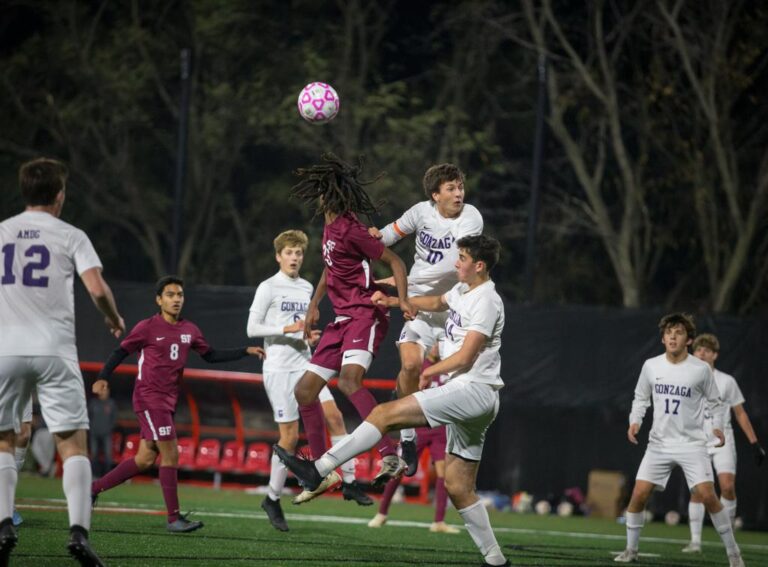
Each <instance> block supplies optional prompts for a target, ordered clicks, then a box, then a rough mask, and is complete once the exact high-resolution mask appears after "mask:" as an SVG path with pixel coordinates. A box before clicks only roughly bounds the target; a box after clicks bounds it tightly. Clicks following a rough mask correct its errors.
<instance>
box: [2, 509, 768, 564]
mask: <svg viewBox="0 0 768 567" xmlns="http://www.w3.org/2000/svg"><path fill="white" fill-rule="evenodd" d="M29 500H32V501H34V502H44V503H45V504H25V503H24V502H23V500H22V501H21V502H19V503H17V508H19V509H20V510H52V511H56V510H66V505H67V501H66V500H64V499H62V498H30V499H29ZM94 512H96V513H123V514H147V515H162V514H165V510H162V509H158V508H156V507H150V506H148V505H145V506H142V505H138V506H135V507H132V508H126V507H124V506H120V503H119V502H102V501H101V500H99V502H98V504H97V506H96V508H94ZM195 515H196V516H209V517H211V518H241V519H252V520H265V519H266V517H267V516H266V514H265V513H264V512H215V511H210V510H203V509H197V508H196V509H195ZM286 518H287V519H288V520H291V521H293V522H318V523H326V524H353V525H365V524H367V523H368V521H369V520H368V519H366V518H351V517H349V516H325V515H318V514H286ZM430 525H431V523H430V522H413V521H408V520H387V526H393V527H399V528H425V529H428V528H429V526H430ZM454 527H456V528H459V529H464V526H459V525H455V524H454ZM493 531H495V532H496V533H502V534H521V535H547V536H559V537H570V538H575V539H596V540H613V541H625V540H626V536H623V535H613V534H595V533H585V532H566V531H557V530H534V529H527V528H493ZM642 540H643V541H650V542H654V543H668V544H670V545H686V544H688V543H690V542H689V541H688V540H687V539H674V538H664V537H645V536H643V537H642ZM701 543H702V545H704V546H706V547H719V548H722V547H723V544H722V543H720V542H713V541H703V542H701ZM739 547H741V548H742V549H751V550H755V551H768V545H763V544H758V543H739ZM649 557H650V555H649Z"/></svg>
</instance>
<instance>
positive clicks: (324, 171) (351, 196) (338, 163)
mask: <svg viewBox="0 0 768 567" xmlns="http://www.w3.org/2000/svg"><path fill="white" fill-rule="evenodd" d="M362 171H363V160H362V158H358V162H357V165H354V166H353V165H350V164H348V163H347V162H345V161H343V160H341V159H340V158H338V157H337V156H335V155H334V154H331V153H328V154H323V163H320V164H317V165H313V166H310V167H307V168H300V169H297V170H296V175H298V176H299V177H301V178H302V179H301V181H299V182H298V183H297V184H296V185H294V186H293V188H292V189H291V194H292V195H293V196H295V197H298V198H299V199H301V200H302V201H305V202H307V203H311V204H313V205H315V206H316V207H317V209H316V212H317V214H325V213H333V214H336V215H342V214H344V213H346V212H353V213H359V214H363V215H367V216H369V217H370V216H371V215H372V214H374V213H376V212H378V209H379V206H380V205H381V203H379V204H374V203H373V201H371V198H370V197H369V196H368V194H367V193H366V192H365V186H366V185H370V184H371V183H373V182H375V181H376V180H377V179H379V177H381V175H378V176H377V177H375V178H374V179H371V180H367V181H363V180H361V179H360V174H361V173H362Z"/></svg>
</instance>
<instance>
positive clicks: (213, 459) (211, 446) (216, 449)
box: [195, 439, 221, 469]
mask: <svg viewBox="0 0 768 567" xmlns="http://www.w3.org/2000/svg"><path fill="white" fill-rule="evenodd" d="M220 452H221V441H219V440H218V439H204V440H203V441H200V448H199V449H198V450H197V458H196V459H195V468H196V469H215V468H216V467H218V466H219V453H220Z"/></svg>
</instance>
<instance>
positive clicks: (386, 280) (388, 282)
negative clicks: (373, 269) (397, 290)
mask: <svg viewBox="0 0 768 567" xmlns="http://www.w3.org/2000/svg"><path fill="white" fill-rule="evenodd" d="M374 281H375V282H376V283H377V284H378V285H388V286H389V287H397V286H396V285H395V276H389V277H388V278H382V279H380V280H374Z"/></svg>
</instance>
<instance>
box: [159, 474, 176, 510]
mask: <svg viewBox="0 0 768 567" xmlns="http://www.w3.org/2000/svg"><path fill="white" fill-rule="evenodd" d="M178 484H179V469H177V468H176V467H160V488H162V489H163V500H165V508H166V509H167V510H168V523H169V524H170V523H171V522H175V521H176V520H178V519H179V490H178Z"/></svg>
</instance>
